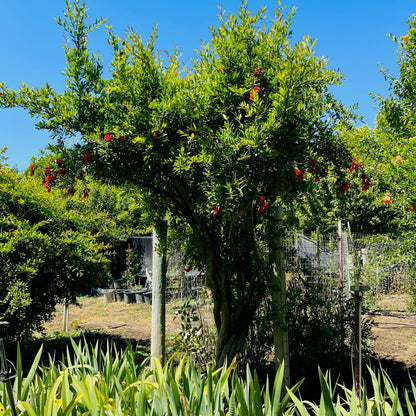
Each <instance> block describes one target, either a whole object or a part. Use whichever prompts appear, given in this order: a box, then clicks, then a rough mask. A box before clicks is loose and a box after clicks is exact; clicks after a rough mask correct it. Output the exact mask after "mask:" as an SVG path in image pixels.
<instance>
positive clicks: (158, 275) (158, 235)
mask: <svg viewBox="0 0 416 416" xmlns="http://www.w3.org/2000/svg"><path fill="white" fill-rule="evenodd" d="M166 236H167V225H166V222H164V221H159V222H157V223H156V224H155V226H154V228H153V266H152V333H151V342H150V344H151V347H150V348H151V357H152V366H153V358H157V359H158V360H159V361H160V362H161V364H162V365H163V364H164V362H165V337H166V335H165V334H166V310H165V305H166V254H165V253H164V252H161V251H160V247H159V246H160V244H162V245H163V249H166Z"/></svg>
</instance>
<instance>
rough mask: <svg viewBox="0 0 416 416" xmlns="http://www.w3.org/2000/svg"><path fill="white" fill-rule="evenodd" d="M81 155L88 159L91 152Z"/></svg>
mask: <svg viewBox="0 0 416 416" xmlns="http://www.w3.org/2000/svg"><path fill="white" fill-rule="evenodd" d="M82 157H83V158H84V159H89V158H90V157H91V152H87V153H85V155H82Z"/></svg>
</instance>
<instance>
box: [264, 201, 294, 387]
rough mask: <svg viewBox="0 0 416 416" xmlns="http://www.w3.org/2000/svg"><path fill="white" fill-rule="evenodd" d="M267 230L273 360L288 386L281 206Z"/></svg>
mask: <svg viewBox="0 0 416 416" xmlns="http://www.w3.org/2000/svg"><path fill="white" fill-rule="evenodd" d="M269 232H270V240H269V258H270V264H271V266H272V275H271V292H272V311H273V338H274V349H275V362H276V369H277V367H279V365H281V364H282V363H284V382H285V384H286V386H289V385H290V372H289V334H288V328H287V322H286V276H285V267H284V262H285V253H284V238H283V234H282V233H283V216H282V208H281V207H277V209H276V218H275V221H273V222H272V223H271V229H270V230H269Z"/></svg>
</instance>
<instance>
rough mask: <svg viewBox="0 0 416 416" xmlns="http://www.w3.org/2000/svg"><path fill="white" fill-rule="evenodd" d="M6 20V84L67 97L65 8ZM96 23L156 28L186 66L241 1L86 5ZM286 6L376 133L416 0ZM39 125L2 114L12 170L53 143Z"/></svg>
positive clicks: (340, 94) (90, 1)
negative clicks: (387, 75) (388, 77)
mask: <svg viewBox="0 0 416 416" xmlns="http://www.w3.org/2000/svg"><path fill="white" fill-rule="evenodd" d="M2 3H3V4H2V6H1V9H0V10H1V14H0V20H1V24H0V39H1V40H0V56H1V61H0V62H1V65H0V82H2V81H3V82H5V83H6V85H7V86H8V87H10V88H13V89H15V88H18V87H19V84H20V82H22V81H24V82H25V83H26V84H28V85H29V86H32V85H35V86H41V85H43V84H45V83H46V82H48V83H49V84H51V85H52V86H53V87H54V88H55V89H57V90H62V89H63V88H64V86H65V79H64V77H63V75H62V71H63V70H64V65H65V60H64V52H63V47H62V45H63V43H64V41H65V40H64V37H63V33H62V30H61V28H60V27H59V26H58V25H57V24H56V22H55V21H54V17H57V16H61V15H62V12H63V9H64V6H65V2H64V0H37V1H33V0H16V1H6V0H4V1H3V2H2ZM247 3H248V8H249V9H250V10H252V11H253V12H255V11H257V9H258V8H259V7H260V6H261V5H264V6H266V7H267V10H268V13H267V15H268V16H269V17H270V18H272V17H273V9H274V7H276V6H277V5H278V3H277V1H271V0H248V2H247ZM86 5H87V7H88V9H89V12H90V15H91V17H92V18H97V17H101V16H102V17H107V18H108V20H107V23H109V24H111V25H112V26H113V29H114V31H115V32H116V33H117V34H119V35H120V36H123V34H124V32H125V29H126V28H127V27H129V26H131V27H133V29H134V30H135V31H136V32H138V33H140V34H142V35H143V37H146V36H147V35H148V34H149V33H150V32H151V31H152V28H153V25H154V24H155V23H156V24H157V25H158V36H159V37H158V43H157V48H158V49H160V50H165V49H167V50H169V51H172V50H173V48H174V46H175V45H177V46H178V47H179V49H181V50H182V53H183V57H184V59H186V58H188V57H192V56H193V54H194V50H195V48H197V47H199V46H200V44H201V40H202V39H204V40H205V41H207V40H209V31H208V27H209V26H217V25H218V17H217V15H218V8H217V5H221V7H222V8H223V9H225V10H226V12H227V13H232V12H235V11H237V10H238V8H239V6H240V5H241V1H240V0H204V1H198V0H186V1H181V0H178V1H175V2H173V1H169V0H151V1H149V0H148V1H146V2H145V1H142V0H118V1H117V2H115V1H114V0H86ZM282 5H285V6H287V7H288V8H290V7H292V6H296V7H297V12H296V16H295V22H294V25H293V31H294V35H293V37H294V39H298V38H300V37H302V36H303V34H304V33H307V34H309V35H310V36H311V37H312V38H314V39H316V45H315V51H316V53H317V55H319V56H324V57H328V58H329V66H330V67H331V68H334V69H339V70H340V71H341V72H342V73H344V74H345V77H346V80H345V82H344V84H343V85H342V86H340V87H336V88H335V89H334V93H335V95H336V96H337V98H339V99H340V100H342V101H343V102H344V103H345V104H346V105H353V104H354V103H357V104H358V111H357V112H358V114H360V115H362V116H363V117H364V121H365V123H366V124H368V125H369V126H370V127H372V126H373V123H374V117H375V114H376V112H377V110H376V109H375V108H373V105H374V103H373V101H372V100H371V98H370V97H369V96H368V94H369V92H370V91H373V92H375V93H378V94H380V95H387V94H388V91H387V88H386V83H385V81H384V79H383V77H382V76H381V74H380V73H379V68H378V65H382V66H384V67H386V68H389V69H391V70H392V72H393V73H395V72H396V56H395V54H396V45H395V44H394V43H393V42H392V41H391V40H390V39H389V38H388V37H387V34H388V33H392V34H394V35H397V36H402V35H404V34H405V33H406V31H407V27H408V26H407V19H408V18H410V17H411V16H412V15H413V14H416V3H415V1H414V0H393V1H392V0H365V1H363V0H349V1H343V0H290V1H288V2H286V3H285V2H284V1H283V0H282ZM105 39H106V34H105V29H104V28H101V29H99V30H98V31H97V32H96V33H93V35H92V36H91V40H90V48H91V49H92V51H93V52H99V53H100V55H101V56H102V57H103V59H104V63H106V62H107V63H108V59H109V57H110V53H111V51H110V49H109V48H108V46H107V43H106V40H105ZM34 124H35V120H33V119H31V118H30V117H29V115H28V114H27V113H25V112H24V111H23V110H18V109H12V110H0V128H1V132H2V134H1V139H0V148H2V147H5V146H6V147H7V148H8V150H7V153H6V156H7V157H8V163H9V165H10V166H16V167H18V168H19V169H21V170H22V169H25V168H26V167H27V166H28V165H29V163H30V157H31V156H32V155H36V154H37V153H38V151H39V149H41V148H44V147H45V146H46V145H47V144H48V142H49V136H48V134H47V132H42V131H38V130H36V129H35V127H34Z"/></svg>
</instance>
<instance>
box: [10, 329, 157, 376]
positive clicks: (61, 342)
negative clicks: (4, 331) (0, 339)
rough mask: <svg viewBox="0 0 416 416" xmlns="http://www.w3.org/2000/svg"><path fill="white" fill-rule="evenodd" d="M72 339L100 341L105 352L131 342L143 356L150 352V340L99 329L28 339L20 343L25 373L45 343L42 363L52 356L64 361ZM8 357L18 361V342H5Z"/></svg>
mask: <svg viewBox="0 0 416 416" xmlns="http://www.w3.org/2000/svg"><path fill="white" fill-rule="evenodd" d="M71 339H72V340H73V341H75V342H76V343H77V344H79V342H80V341H81V342H83V341H84V340H85V341H86V342H87V344H88V345H96V343H97V342H98V343H100V346H101V349H102V350H103V352H106V351H107V348H108V347H112V348H113V350H114V349H116V350H118V351H121V350H123V349H125V348H126V346H127V345H128V344H130V345H131V346H132V347H133V349H134V350H137V351H139V352H140V353H141V354H143V358H145V357H147V356H148V355H149V353H150V340H140V341H138V340H135V339H126V338H122V337H120V336H117V335H110V334H106V333H103V332H99V331H82V333H80V334H79V335H71V336H69V335H60V336H57V337H54V338H39V339H35V340H28V341H24V342H21V343H20V351H21V357H22V367H23V373H24V374H26V372H27V371H29V369H30V367H31V365H32V363H33V360H34V358H35V356H36V354H37V353H38V351H39V349H40V347H41V346H42V345H43V351H42V357H41V361H40V363H41V364H43V365H48V364H49V357H52V358H53V360H54V361H55V362H59V361H62V357H64V356H65V355H66V354H67V349H68V350H69V351H72V344H71ZM5 349H6V355H7V359H8V360H9V361H10V362H11V363H16V356H17V343H6V344H5Z"/></svg>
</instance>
